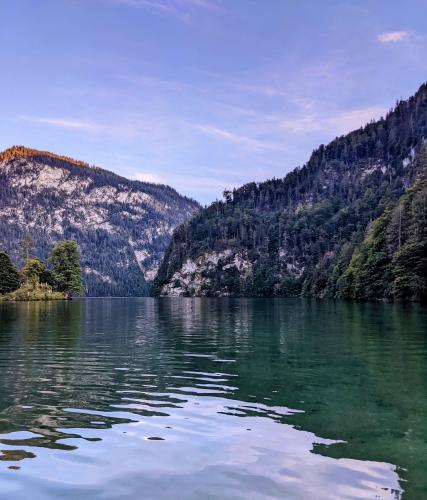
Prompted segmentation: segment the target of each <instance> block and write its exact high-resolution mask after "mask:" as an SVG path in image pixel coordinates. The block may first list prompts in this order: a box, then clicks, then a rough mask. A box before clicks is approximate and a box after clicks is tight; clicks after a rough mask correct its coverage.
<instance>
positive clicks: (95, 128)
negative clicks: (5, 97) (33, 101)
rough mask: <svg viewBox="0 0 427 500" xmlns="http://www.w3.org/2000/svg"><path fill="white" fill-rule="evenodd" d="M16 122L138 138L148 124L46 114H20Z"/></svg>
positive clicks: (144, 131) (146, 131) (146, 129)
mask: <svg viewBox="0 0 427 500" xmlns="http://www.w3.org/2000/svg"><path fill="white" fill-rule="evenodd" d="M17 121H18V122H26V123H32V124H35V125H37V124H38V125H42V126H47V127H54V128H58V129H66V130H70V131H76V132H89V133H92V134H101V135H108V136H112V137H115V138H119V139H126V140H138V139H141V138H143V137H145V136H147V134H148V131H149V130H150V126H149V124H144V123H142V122H132V121H129V122H126V123H121V124H119V125H116V124H108V123H99V122H96V121H84V120H75V119H70V118H53V117H47V116H27V115H24V116H20V117H18V118H17Z"/></svg>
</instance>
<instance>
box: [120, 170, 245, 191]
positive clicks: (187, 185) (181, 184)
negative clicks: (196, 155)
mask: <svg viewBox="0 0 427 500" xmlns="http://www.w3.org/2000/svg"><path fill="white" fill-rule="evenodd" d="M129 177H130V178H131V179H134V180H136V181H141V182H150V183H154V184H167V185H169V186H172V187H174V188H175V189H176V190H178V191H179V192H181V193H190V192H197V193H205V194H208V195H210V196H214V195H215V194H219V193H221V192H222V191H223V190H224V189H229V188H232V187H233V186H235V185H236V182H232V181H230V180H229V179H225V178H218V177H216V176H211V175H204V176H202V177H200V176H197V175H194V174H182V175H180V174H175V173H171V172H165V173H163V174H159V173H157V172H151V171H142V172H139V171H134V172H131V173H130V174H129ZM237 184H241V182H240V183H239V182H237Z"/></svg>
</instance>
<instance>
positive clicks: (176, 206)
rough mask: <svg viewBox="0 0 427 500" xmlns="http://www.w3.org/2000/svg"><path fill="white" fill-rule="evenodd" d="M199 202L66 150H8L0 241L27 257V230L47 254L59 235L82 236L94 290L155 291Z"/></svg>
mask: <svg viewBox="0 0 427 500" xmlns="http://www.w3.org/2000/svg"><path fill="white" fill-rule="evenodd" d="M198 208H199V205H198V203H197V202H195V201H193V200H190V199H189V198H186V197H184V196H181V195H179V194H178V193H177V192H176V191H175V190H174V189H172V188H170V187H168V186H163V185H157V184H149V183H143V182H137V181H130V180H128V179H125V178H123V177H120V176H118V175H116V174H114V173H112V172H108V171H106V170H103V169H101V168H98V167H92V166H89V165H88V164H87V163H85V162H82V161H77V160H73V159H71V158H68V157H65V156H60V155H56V154H52V153H49V152H45V151H37V150H34V149H29V148H25V147H23V146H15V147H12V148H10V149H7V150H6V151H4V152H3V153H0V249H2V250H5V251H6V252H8V253H9V255H11V257H12V258H13V260H15V262H17V263H19V262H20V255H21V253H20V252H21V249H20V243H21V240H22V239H23V237H24V236H30V237H31V238H32V240H33V242H34V246H35V249H34V254H35V255H37V256H38V257H40V258H42V259H46V258H47V256H48V252H49V250H50V248H51V247H52V245H53V243H55V242H57V241H58V240H63V239H74V240H76V241H77V243H78V244H79V245H80V249H81V254H82V266H83V268H84V281H85V286H86V291H87V294H88V295H90V296H97V295H98V296H99V295H115V296H117V295H123V296H128V295H144V294H147V293H148V289H149V285H148V283H147V282H149V281H151V280H152V279H153V277H154V275H155V273H156V271H157V267H158V265H159V262H160V260H161V257H162V255H163V253H164V251H165V249H166V248H167V245H168V243H169V240H170V237H171V235H172V232H173V230H174V228H175V227H176V226H177V225H179V224H181V223H183V222H185V221H186V220H188V219H189V218H190V217H191V215H192V214H193V213H194V212H195V211H196V210H197V209H198Z"/></svg>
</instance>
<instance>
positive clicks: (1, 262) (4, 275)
mask: <svg viewBox="0 0 427 500" xmlns="http://www.w3.org/2000/svg"><path fill="white" fill-rule="evenodd" d="M19 283H20V280H19V273H18V271H17V270H16V268H15V266H14V265H13V264H12V261H11V260H10V258H9V256H8V255H7V253H5V252H0V293H2V294H3V293H9V292H13V291H15V290H16V289H17V288H19Z"/></svg>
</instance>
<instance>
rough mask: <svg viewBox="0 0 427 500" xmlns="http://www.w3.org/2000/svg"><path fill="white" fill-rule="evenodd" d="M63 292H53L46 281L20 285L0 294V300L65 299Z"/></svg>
mask: <svg viewBox="0 0 427 500" xmlns="http://www.w3.org/2000/svg"><path fill="white" fill-rule="evenodd" d="M66 299H67V297H66V295H65V294H64V293H63V292H54V291H53V290H52V287H50V286H49V285H47V284H46V283H42V284H37V285H22V286H21V288H18V290H15V291H14V292H10V293H6V294H4V295H0V301H2V302H6V301H15V302H19V301H26V300H66Z"/></svg>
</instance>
